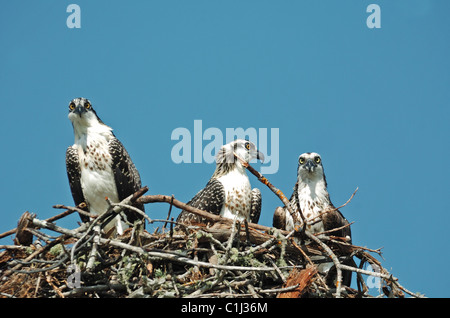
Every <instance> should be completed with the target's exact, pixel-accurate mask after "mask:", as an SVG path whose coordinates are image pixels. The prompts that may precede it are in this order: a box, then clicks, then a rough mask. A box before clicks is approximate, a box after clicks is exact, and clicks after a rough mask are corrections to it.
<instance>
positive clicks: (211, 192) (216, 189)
mask: <svg viewBox="0 0 450 318" xmlns="http://www.w3.org/2000/svg"><path fill="white" fill-rule="evenodd" d="M224 201H225V191H224V189H223V185H222V183H221V182H220V181H218V180H217V179H211V180H210V181H209V182H208V183H207V184H206V186H205V187H204V188H203V189H202V190H200V191H199V192H198V193H197V194H196V195H195V196H194V197H193V198H192V199H191V200H190V201H189V202H188V203H187V204H188V205H190V206H192V207H194V208H197V209H200V210H203V211H206V212H210V213H213V214H216V215H219V214H220V210H221V209H222V206H223V204H224ZM177 222H179V223H183V224H189V223H204V222H205V220H204V219H203V218H201V217H199V216H196V215H195V214H192V213H189V212H187V211H184V210H183V211H181V213H180V215H179V216H178V218H177Z"/></svg>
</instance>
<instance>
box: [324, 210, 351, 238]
mask: <svg viewBox="0 0 450 318" xmlns="http://www.w3.org/2000/svg"><path fill="white" fill-rule="evenodd" d="M322 222H323V226H324V229H325V231H330V230H333V229H336V228H339V227H342V226H345V227H344V228H342V229H339V230H336V231H332V232H330V233H329V235H334V236H339V237H346V236H348V237H349V238H351V237H352V234H351V231H350V226H349V222H348V221H347V219H346V218H345V217H344V216H343V215H342V213H341V212H340V211H339V210H336V211H333V212H329V213H325V214H323V215H322ZM349 243H351V241H350V242H349Z"/></svg>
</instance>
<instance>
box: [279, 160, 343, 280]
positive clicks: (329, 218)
mask: <svg viewBox="0 0 450 318" xmlns="http://www.w3.org/2000/svg"><path fill="white" fill-rule="evenodd" d="M290 204H291V207H292V209H294V211H296V215H295V217H296V219H297V220H298V222H299V225H303V220H302V217H301V215H300V213H299V212H298V210H299V211H301V212H302V214H303V217H304V218H305V222H306V229H308V230H309V231H310V232H312V233H313V234H317V233H322V232H325V231H330V232H327V234H328V235H333V236H339V237H343V238H345V239H346V240H347V242H349V243H351V232H350V226H349V222H348V221H347V219H345V218H344V216H343V215H342V213H341V212H340V211H339V210H336V208H335V207H334V205H333V204H332V203H331V200H330V195H329V194H328V190H327V181H326V178H325V174H324V169H323V165H322V158H321V157H320V155H319V154H318V153H315V152H307V153H304V154H302V155H300V157H299V159H298V169H297V182H296V183H295V186H294V192H293V193H292V196H291V198H290ZM325 211H330V212H325ZM324 212H325V213H324ZM273 226H274V227H276V228H279V229H283V230H287V231H292V230H293V229H294V219H293V218H292V216H291V214H290V213H289V211H288V210H287V208H286V207H278V208H277V209H276V210H275V213H274V216H273ZM337 228H339V229H337ZM333 229H337V230H333ZM319 237H320V235H319ZM344 263H345V262H344ZM332 265H333V263H325V264H321V265H320V266H319V271H322V272H328V270H329V269H330V267H332ZM343 276H344V277H343V284H344V285H347V286H349V285H350V281H351V272H345V271H344V274H343Z"/></svg>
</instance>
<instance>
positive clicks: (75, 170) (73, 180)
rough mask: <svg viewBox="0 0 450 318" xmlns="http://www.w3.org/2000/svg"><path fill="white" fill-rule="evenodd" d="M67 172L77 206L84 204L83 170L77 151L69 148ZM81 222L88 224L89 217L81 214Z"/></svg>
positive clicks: (67, 152)
mask: <svg viewBox="0 0 450 318" xmlns="http://www.w3.org/2000/svg"><path fill="white" fill-rule="evenodd" d="M66 170H67V177H68V178H69V185H70V191H71V192H72V197H73V201H74V202H75V205H79V204H80V203H82V202H84V195H83V190H82V189H81V182H80V178H81V170H80V163H79V158H78V152H77V150H76V149H74V148H72V147H69V148H67V151H66ZM80 218H81V221H83V222H88V221H89V217H88V216H86V215H82V214H80Z"/></svg>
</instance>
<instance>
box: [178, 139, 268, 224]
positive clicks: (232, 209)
mask: <svg viewBox="0 0 450 318" xmlns="http://www.w3.org/2000/svg"><path fill="white" fill-rule="evenodd" d="M234 153H236V155H237V156H239V157H240V158H241V159H242V160H244V161H245V162H250V160H252V159H254V158H256V159H259V160H261V161H264V155H263V154H262V153H261V152H260V151H258V150H257V149H256V146H255V145H254V144H253V143H252V142H250V141H247V140H242V139H237V140H235V141H232V142H230V143H228V144H226V145H224V146H222V147H221V148H220V150H219V151H218V153H217V155H216V170H215V171H214V174H213V175H212V177H211V179H210V180H209V182H208V183H207V184H206V186H205V188H203V189H202V190H200V191H199V192H198V193H197V194H196V195H195V196H194V197H193V198H192V199H191V200H190V201H189V202H188V203H187V204H188V205H190V206H192V207H195V208H198V209H201V210H204V211H207V212H210V213H213V214H216V215H221V216H223V217H225V218H229V219H235V218H236V219H237V220H238V221H243V220H247V221H250V222H252V223H257V222H258V220H259V216H260V214H261V192H260V191H259V189H257V188H254V189H252V188H251V186H250V181H249V179H248V176H247V173H246V171H245V170H246V168H245V167H244V166H243V165H242V163H241V162H240V160H238V159H236V158H235V156H234ZM177 222H180V223H184V224H189V223H195V222H204V220H202V218H201V217H198V216H196V215H194V214H192V213H189V212H187V211H182V212H181V213H180V215H179V216H178V219H177Z"/></svg>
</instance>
